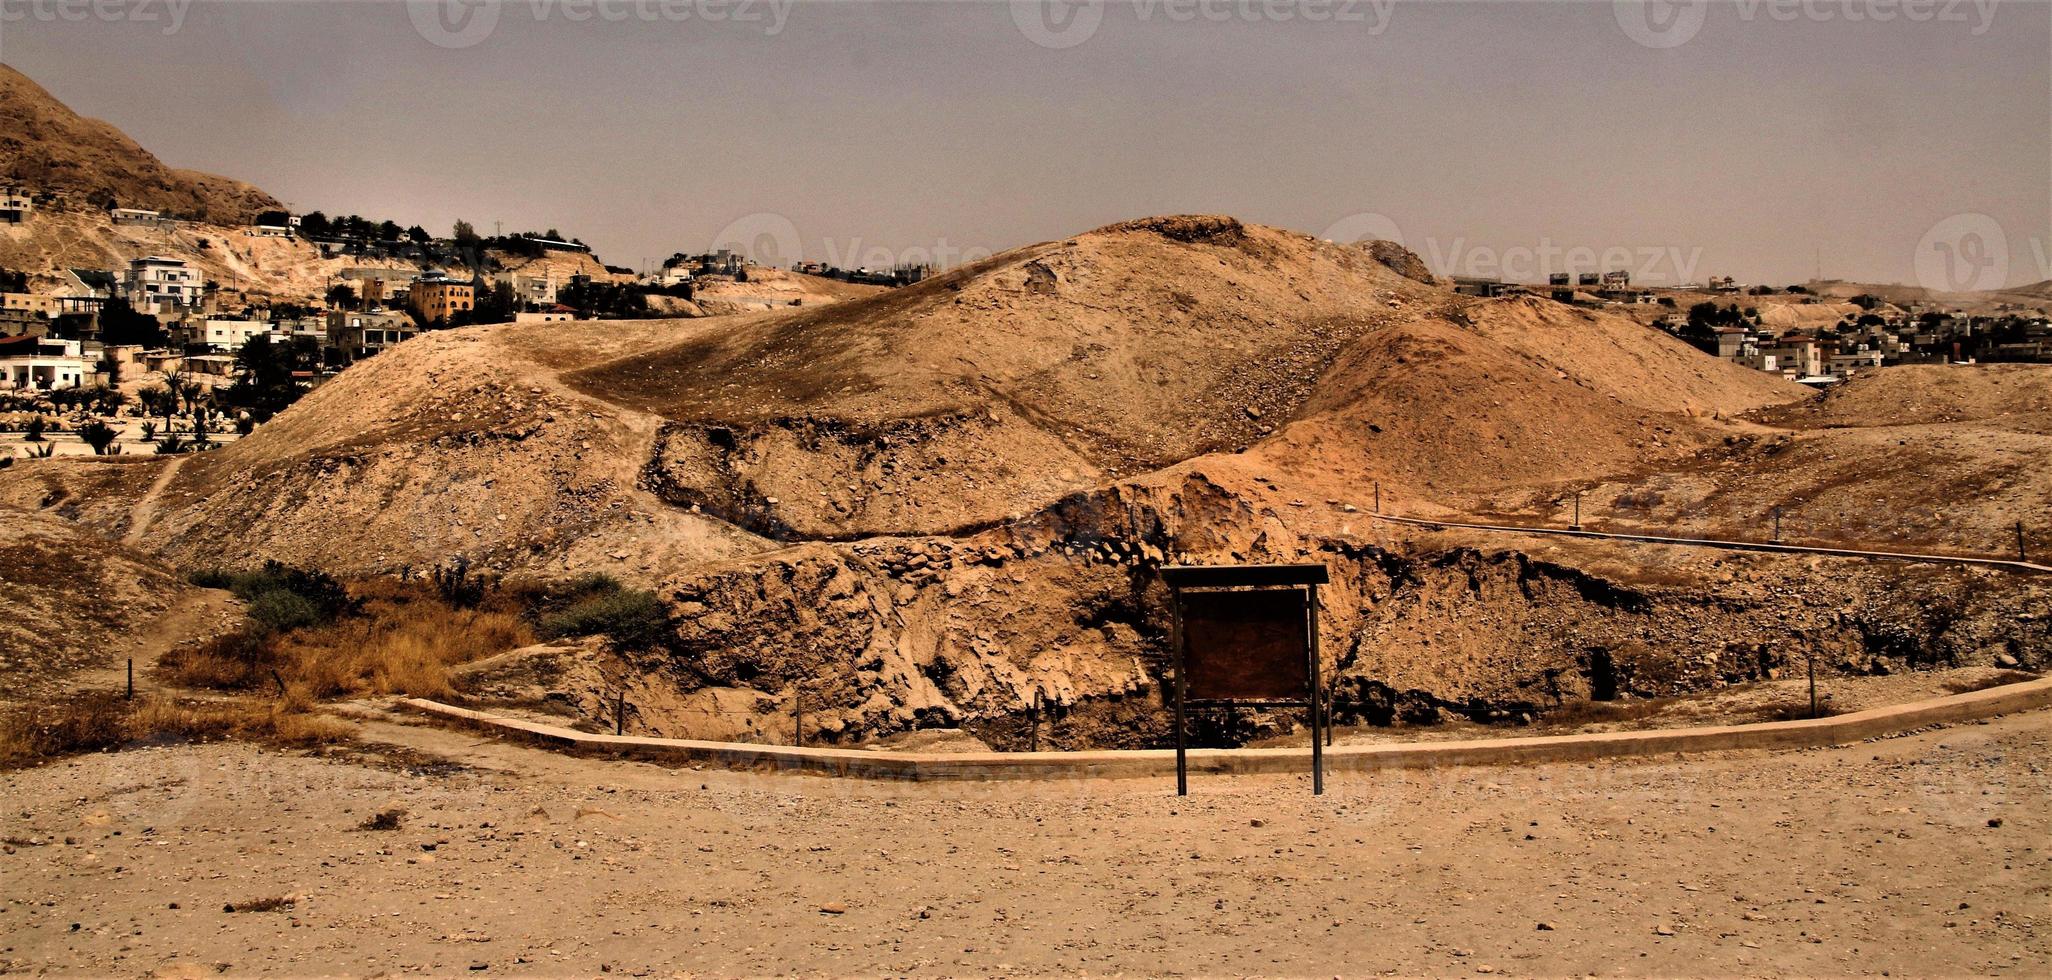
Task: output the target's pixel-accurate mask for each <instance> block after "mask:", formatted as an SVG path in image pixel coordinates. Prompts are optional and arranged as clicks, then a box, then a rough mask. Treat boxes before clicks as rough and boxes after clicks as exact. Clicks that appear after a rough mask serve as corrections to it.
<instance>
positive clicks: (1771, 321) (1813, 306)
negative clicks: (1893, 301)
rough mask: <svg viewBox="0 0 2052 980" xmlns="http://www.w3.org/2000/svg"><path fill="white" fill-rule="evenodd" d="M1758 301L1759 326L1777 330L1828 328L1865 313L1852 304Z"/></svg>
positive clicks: (1762, 299) (1763, 299)
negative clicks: (1849, 317)
mask: <svg viewBox="0 0 2052 980" xmlns="http://www.w3.org/2000/svg"><path fill="white" fill-rule="evenodd" d="M1760 300H1761V301H1760V302H1758V305H1757V307H1756V308H1757V309H1758V310H1759V311H1760V323H1761V325H1763V326H1768V327H1773V328H1775V329H1777V330H1804V329H1811V328H1815V327H1828V326H1830V325H1832V324H1834V323H1837V322H1838V321H1840V320H1842V319H1844V318H1846V317H1848V316H1854V317H1856V316H1859V315H1860V314H1861V313H1863V312H1866V311H1864V310H1862V309H1860V308H1859V306H1858V305H1856V304H1853V303H1776V302H1771V301H1766V298H1765V297H1761V298H1760ZM1748 302H1752V300H1750V299H1749V300H1748ZM1741 305H1742V306H1743V305H1746V304H1741Z"/></svg>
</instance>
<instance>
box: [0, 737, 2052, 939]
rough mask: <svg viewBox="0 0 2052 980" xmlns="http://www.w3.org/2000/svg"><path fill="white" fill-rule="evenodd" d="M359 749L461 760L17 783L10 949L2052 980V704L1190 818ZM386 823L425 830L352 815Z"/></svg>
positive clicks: (1037, 788)
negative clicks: (1750, 749) (1971, 720)
mask: <svg viewBox="0 0 2052 980" xmlns="http://www.w3.org/2000/svg"><path fill="white" fill-rule="evenodd" d="M364 734H365V736H366V737H367V738H371V739H374V740H381V741H388V742H392V743H395V744H401V745H405V746H407V747H408V748H410V749H412V750H413V751H414V752H415V753H423V752H427V753H439V754H441V755H443V756H445V757H447V758H449V759H451V760H453V761H456V762H460V763H462V767H461V768H457V769H455V770H454V771H450V769H449V767H445V766H415V767H413V768H410V769H409V768H408V767H406V766H403V765H396V766H395V765H387V766H384V767H379V766H375V765H367V764H365V763H364V762H362V761H345V760H337V759H328V758H311V757H306V756H301V755H295V754H281V753H277V752H266V751H260V750H258V749H256V748H253V747H250V746H247V745H241V744H220V745H209V746H173V747H161V748H142V749H136V750H132V751H127V752H122V753H118V754H111V755H97V756H88V757H84V758H79V759H76V760H72V761H67V762H62V763H58V764H55V765H52V766H47V767H44V768H41V769H36V770H31V771H26V772H20V773H14V774H10V775H8V776H7V777H5V786H6V794H5V795H6V799H7V805H6V808H5V812H4V813H0V836H4V838H5V839H6V841H7V843H6V845H5V851H6V853H4V854H0V968H4V970H5V971H7V972H21V973H36V974H52V975H59V974H63V975H114V976H121V975H150V974H158V975H188V976H199V975H213V974H215V973H217V972H218V973H225V974H229V975H250V974H295V975H311V974H350V975H403V974H420V973H427V974H437V975H448V974H464V973H470V972H471V971H476V973H478V974H485V975H491V974H529V975H557V976H561V975H583V976H598V975H602V974H612V975H629V976H649V975H656V976H669V975H673V974H675V973H680V972H681V973H716V974H734V973H745V974H762V973H770V972H796V973H809V974H835V975H844V974H873V973H899V974H918V975H933V974H947V975H988V974H992V973H1019V974H1046V973H1082V972H1086V971H1087V972H1091V973H1120V972H1124V973H1143V974H1154V973H1171V974H1202V975H1219V974H1268V975H1312V974H1318V975H1326V976H1330V975H1337V974H1357V973H1379V972H1395V973H1401V974H1435V975H1437V974H1486V973H1501V974H1519V975H1525V974H1537V975H1566V974H1576V975H1582V974H1591V975H1593V974H1604V975H1612V974H1626V975H1682V974H1689V975H1716V976H1740V975H1748V976H1753V975H1763V974H1776V975H1783V974H1807V975H1848V974H1862V975H1890V974H1894V975H1902V974H1905V973H1906V974H1910V975H1919V976H1930V975H1959V974H1969V973H1971V974H2002V975H2023V976H2043V975H2045V973H2046V971H2047V970H2048V969H2052V936H2048V934H2047V930H2048V927H2052V921H2048V916H2052V908H2048V902H2047V895H2048V892H2052V860H2048V859H2052V851H2048V849H2047V845H2048V843H2052V838H2048V836H2047V830H2048V827H2052V818H2048V815H2047V814H2046V812H2045V806H2044V803H2045V800H2046V799H2047V796H2048V793H2047V791H2048V789H2052V787H2048V781H2052V777H2048V775H2047V772H2048V765H2052V713H2048V712H2037V713H2032V714H2027V715H2021V716H2014V717H2010V718H2005V719H1999V720H1996V721H1993V722H1990V723H1985V724H1973V725H1964V726H1956V727H1949V728H1942V729H1935V730H1929V731H1925V732H1920V733H1916V734H1912V735H1907V736H1902V737H1897V738H1891V739H1883V740H1878V741H1874V742H1870V743H1866V744H1860V745H1853V746H1847V747H1842V748H1836V749H1829V750H1818V751H1808V752H1798V753H1789V754H1750V753H1749V754H1731V755H1726V756H1711V757H1700V758H1695V759H1692V760H1688V761H1645V762H1624V763H1606V764H1602V765H1586V764H1577V765H1561V766H1538V767H1531V768H1517V769H1466V770H1450V771H1444V772H1435V773H1406V774H1379V775H1367V774H1346V775H1340V776H1336V777H1334V779H1333V780H1332V782H1331V785H1330V787H1329V792H1328V793H1327V795H1325V796H1324V797H1322V798H1313V797H1312V796H1311V795H1310V793H1309V789H1308V786H1307V785H1306V780H1305V779H1303V778H1296V777H1260V778H1225V777H1218V778H1199V779H1197V780H1196V781H1195V782H1194V784H1193V787H1192V792H1193V795H1192V796H1190V797H1189V798H1187V799H1180V800H1179V799H1177V798H1176V797H1175V796H1174V795H1173V794H1172V789H1171V786H1170V785H1169V784H1168V783H1167V782H1166V781H1153V780H1137V781H1116V782H1082V781H1078V782H1060V783H1038V784H1023V785H1021V784H1013V785H924V786H905V785H895V784H877V783H864V782H852V781H835V780H830V779H825V778H819V777H808V776H797V775H787V774H754V773H732V772H725V771H713V770H708V771H692V770H672V769H665V768H660V767H656V766H651V765H646V764H640V763H622V762H610V761H601V760H590V759H575V758H568V757H563V756H559V755H554V754H550V753H546V752H542V751H539V750H535V749H529V748H524V747H517V746H511V745H506V744H502V743H496V742H491V741H486V740H482V739H480V738H479V737H477V736H474V735H471V734H464V733H455V732H449V731H445V730H441V729H434V728H426V727H418V726H409V725H400V724H395V723H390V722H380V721H371V722H367V723H366V724H365V732H364ZM419 757H420V756H419V755H417V754H416V755H415V756H414V758H419ZM387 806H398V807H404V808H405V809H406V811H407V815H406V817H405V818H404V820H403V822H402V825H401V826H400V827H399V829H396V830H390V831H374V830H359V829H356V828H357V826H358V824H359V823H361V822H362V821H364V820H365V819H366V818H367V817H369V816H370V815H371V814H372V813H373V812H374V811H376V810H379V809H381V808H384V807H387ZM1998 822H1999V824H1998ZM284 896H291V897H293V898H294V899H295V901H293V902H292V904H290V905H289V906H288V907H284V908H280V909H276V910H272V911H237V912H228V911H225V910H224V908H225V907H227V906H231V905H235V906H241V905H245V904H247V903H249V902H252V901H255V900H259V899H265V898H274V897H284Z"/></svg>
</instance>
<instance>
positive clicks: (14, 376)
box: [0, 335, 92, 391]
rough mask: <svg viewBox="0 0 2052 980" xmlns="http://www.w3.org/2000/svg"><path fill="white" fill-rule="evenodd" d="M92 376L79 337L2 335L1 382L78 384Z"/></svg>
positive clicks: (50, 387)
mask: <svg viewBox="0 0 2052 980" xmlns="http://www.w3.org/2000/svg"><path fill="white" fill-rule="evenodd" d="M91 376H92V368H91V367H90V366H89V365H87V364H86V362H85V357H84V356H83V354H82V352H81V351H80V349H79V342H78V341H76V340H54V339H51V338H49V337H36V336H28V335H24V336H19V337H0V382H4V383H5V384H6V386H7V387H9V388H13V389H17V390H21V389H30V388H34V389H41V390H44V391H49V390H53V389H57V388H76V387H78V386H79V385H82V384H84V383H85V380H86V379H87V378H89V377H91Z"/></svg>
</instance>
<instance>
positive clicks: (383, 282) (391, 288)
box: [342, 266, 418, 309]
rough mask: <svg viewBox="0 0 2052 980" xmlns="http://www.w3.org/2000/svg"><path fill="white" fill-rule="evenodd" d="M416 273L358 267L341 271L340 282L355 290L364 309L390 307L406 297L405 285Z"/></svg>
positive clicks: (406, 270)
mask: <svg viewBox="0 0 2052 980" xmlns="http://www.w3.org/2000/svg"><path fill="white" fill-rule="evenodd" d="M416 275H418V273H416V272H414V271H412V270H410V269H379V268H374V267H369V266H359V267H356V268H351V269H344V270H342V280H343V281H344V282H346V283H348V284H349V285H350V286H352V287H353V288H355V290H356V298H357V299H359V300H362V301H363V307H364V309H370V308H372V307H377V306H390V305H393V304H395V303H398V302H399V301H400V298H401V297H403V296H405V295H406V284H407V283H410V282H412V281H413V277H414V276H416Z"/></svg>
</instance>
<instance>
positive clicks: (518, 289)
mask: <svg viewBox="0 0 2052 980" xmlns="http://www.w3.org/2000/svg"><path fill="white" fill-rule="evenodd" d="M501 281H503V282H505V283H507V284H508V285H510V286H512V287H513V301H514V302H515V303H517V304H519V305H521V306H539V307H549V306H554V305H556V275H555V273H553V272H552V273H549V274H547V275H542V276H521V275H515V276H508V277H507V278H506V279H504V280H501Z"/></svg>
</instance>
